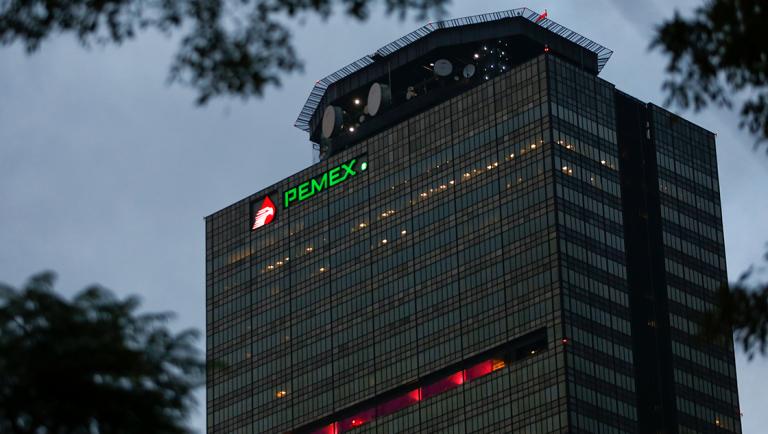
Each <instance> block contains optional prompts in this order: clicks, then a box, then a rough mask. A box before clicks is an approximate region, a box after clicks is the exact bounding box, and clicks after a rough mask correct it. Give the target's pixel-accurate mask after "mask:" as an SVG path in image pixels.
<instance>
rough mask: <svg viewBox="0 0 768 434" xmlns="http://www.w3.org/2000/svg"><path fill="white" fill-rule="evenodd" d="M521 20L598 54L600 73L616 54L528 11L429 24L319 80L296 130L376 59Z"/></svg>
mask: <svg viewBox="0 0 768 434" xmlns="http://www.w3.org/2000/svg"><path fill="white" fill-rule="evenodd" d="M515 17H522V18H525V19H527V20H529V21H531V22H534V23H537V24H539V25H540V26H541V27H543V28H545V29H547V30H549V31H551V32H553V33H555V34H557V35H559V36H561V37H563V38H565V39H567V40H569V41H571V42H573V43H575V44H577V45H579V46H581V47H583V48H585V49H587V50H589V51H591V52H593V53H595V55H596V56H597V68H598V72H599V71H600V70H602V69H603V66H605V64H606V63H607V62H608V59H609V58H610V57H611V54H613V51H611V50H610V49H608V48H606V47H603V46H602V45H600V44H598V43H596V42H594V41H592V40H590V39H589V38H586V37H584V36H582V35H580V34H578V33H576V32H574V31H573V30H570V29H568V28H566V27H563V26H561V25H560V24H557V23H556V22H554V21H552V20H550V19H548V18H543V19H541V18H540V14H539V13H537V12H534V11H532V10H530V9H528V8H517V9H510V10H506V11H500V12H492V13H487V14H481V15H474V16H470V17H463V18H455V19H451V20H444V21H437V22H432V23H429V24H426V25H424V26H422V27H419V28H418V29H416V30H414V31H412V32H411V33H408V34H407V35H405V36H403V37H401V38H399V39H397V40H394V41H392V42H390V43H389V44H387V45H385V46H383V47H381V48H379V49H378V50H376V51H375V52H374V53H372V54H369V55H366V56H364V57H361V58H360V59H358V60H356V61H354V62H352V63H350V64H349V65H347V66H345V67H343V68H341V69H339V70H338V71H336V72H334V73H333V74H330V75H328V76H327V77H325V78H323V79H321V80H318V81H317V82H316V83H315V86H314V87H313V88H312V91H311V92H310V94H309V98H307V102H306V103H304V107H302V109H301V113H300V114H299V117H298V118H297V119H296V122H295V123H294V126H295V127H296V128H298V129H300V130H302V131H305V132H307V133H310V122H311V120H312V116H313V115H314V113H315V111H316V110H317V108H318V106H319V105H320V103H321V101H322V99H323V96H324V95H325V92H326V90H327V89H328V87H329V86H331V85H332V84H333V83H336V82H338V81H339V80H342V79H344V78H346V77H348V76H350V75H352V74H354V73H355V72H357V71H360V70H362V69H363V68H365V67H366V66H368V65H371V64H373V63H374V62H375V59H380V58H385V57H387V56H389V55H391V54H393V53H395V52H397V51H398V50H401V49H403V48H405V47H407V46H409V45H411V44H413V43H414V42H416V41H418V40H420V39H422V38H424V37H425V36H427V35H429V34H430V33H432V32H434V31H436V30H440V29H450V28H455V27H462V26H469V25H475V24H482V23H488V22H493V21H499V20H503V19H508V18H515Z"/></svg>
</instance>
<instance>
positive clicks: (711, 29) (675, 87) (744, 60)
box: [651, 0, 768, 150]
mask: <svg viewBox="0 0 768 434" xmlns="http://www.w3.org/2000/svg"><path fill="white" fill-rule="evenodd" d="M766 23H768V4H766V2H765V1H764V0H708V1H706V2H705V3H704V5H703V6H701V7H699V8H697V9H696V10H695V12H694V13H693V15H692V16H691V17H690V18H685V17H683V16H681V15H680V13H679V12H675V15H674V17H673V18H672V19H670V20H667V21H665V22H663V23H662V24H661V25H660V26H659V27H658V29H657V33H656V37H655V38H654V41H653V42H652V44H651V46H652V47H654V48H657V49H660V50H661V51H662V52H664V53H665V54H667V56H668V58H669V63H668V64H667V72H668V73H669V78H668V80H667V81H665V83H664V89H665V91H666V92H667V95H668V99H667V103H668V104H669V103H674V104H677V105H679V106H681V107H683V108H687V107H690V106H693V108H694V109H696V110H699V109H701V108H703V107H705V106H707V105H708V104H714V105H716V106H721V107H729V108H730V107H731V106H732V104H733V101H734V97H737V95H738V97H737V100H739V101H743V102H742V104H741V125H740V126H741V127H742V128H743V127H746V128H747V129H748V130H749V131H750V132H751V133H753V134H755V135H756V137H757V139H758V142H757V143H764V142H765V141H766V140H768V26H767V25H766ZM766 150H768V148H766Z"/></svg>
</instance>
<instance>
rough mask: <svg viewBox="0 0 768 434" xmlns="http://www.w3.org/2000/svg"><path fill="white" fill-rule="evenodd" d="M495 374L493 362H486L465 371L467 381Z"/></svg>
mask: <svg viewBox="0 0 768 434" xmlns="http://www.w3.org/2000/svg"><path fill="white" fill-rule="evenodd" d="M491 372H493V360H486V361H484V362H480V363H478V364H476V365H474V366H470V367H469V368H467V369H466V370H464V376H465V377H466V380H467V381H472V380H474V379H475V378H480V377H484V376H486V375H488V374H490V373H491Z"/></svg>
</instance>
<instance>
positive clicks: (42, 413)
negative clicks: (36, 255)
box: [0, 273, 205, 434]
mask: <svg viewBox="0 0 768 434" xmlns="http://www.w3.org/2000/svg"><path fill="white" fill-rule="evenodd" d="M53 283H54V275H53V273H42V274H39V275H36V276H34V277H32V278H31V279H30V280H29V282H28V283H27V284H26V285H25V286H24V287H23V288H21V289H15V288H12V287H10V286H7V285H0V372H1V373H2V375H0V432H3V433H56V434H58V433H93V432H97V433H185V432H188V429H187V428H186V425H185V423H186V419H187V416H188V414H189V412H190V410H191V409H192V406H193V405H194V400H193V397H192V395H191V393H192V391H193V390H194V389H195V388H196V387H197V386H199V385H200V384H202V382H203V379H204V378H203V376H204V369H205V364H204V361H203V360H202V358H201V356H200V352H199V350H198V349H197V348H196V347H195V345H194V344H195V341H196V339H197V333H196V332H194V331H190V330H187V331H182V332H180V333H172V332H171V331H169V330H168V329H167V328H166V326H165V324H166V322H167V321H168V320H169V319H170V318H171V315H170V314H169V313H156V314H137V313H136V310H137V308H138V306H139V302H138V300H137V299H136V298H134V297H129V298H126V299H123V300H120V299H117V298H116V297H114V296H113V295H112V294H111V293H110V292H109V291H107V290H106V289H104V288H101V287H98V286H93V287H90V288H87V289H85V290H83V291H82V292H80V293H79V294H77V295H76V296H75V297H73V298H72V300H71V301H69V300H66V299H64V298H62V297H61V296H59V295H58V294H56V293H55V292H54V291H53Z"/></svg>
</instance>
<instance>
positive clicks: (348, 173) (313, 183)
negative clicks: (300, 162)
mask: <svg viewBox="0 0 768 434" xmlns="http://www.w3.org/2000/svg"><path fill="white" fill-rule="evenodd" d="M367 168H368V163H367V162H366V161H365V159H364V158H363V157H357V158H353V159H351V160H349V161H346V162H344V163H341V164H340V165H338V166H336V167H334V168H333V169H330V170H328V171H326V172H324V173H322V174H320V175H318V176H316V177H314V178H312V179H309V180H307V181H304V182H302V183H301V184H298V185H296V186H294V187H293V188H290V189H288V190H286V191H285V193H283V208H284V209H288V208H290V207H291V206H295V205H298V204H300V203H302V202H304V201H305V200H307V199H310V198H312V197H314V196H315V195H316V194H318V193H320V192H322V191H324V190H327V189H329V188H331V187H334V186H336V185H339V184H341V183H343V182H345V181H347V180H349V179H352V178H354V177H355V176H357V175H358V174H359V173H361V172H364V171H365V170H366V169H367Z"/></svg>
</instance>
